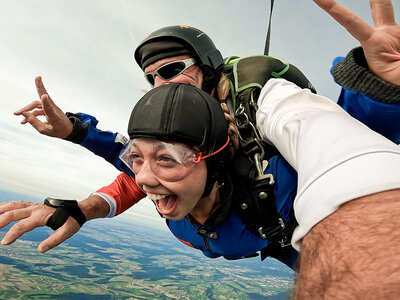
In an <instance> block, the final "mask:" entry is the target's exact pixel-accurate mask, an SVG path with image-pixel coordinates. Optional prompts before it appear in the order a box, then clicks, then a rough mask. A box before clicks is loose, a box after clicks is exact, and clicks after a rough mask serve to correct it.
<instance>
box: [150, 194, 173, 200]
mask: <svg viewBox="0 0 400 300" xmlns="http://www.w3.org/2000/svg"><path fill="white" fill-rule="evenodd" d="M168 196H169V195H156V194H147V197H149V199H150V200H160V199H163V198H166V197H168Z"/></svg>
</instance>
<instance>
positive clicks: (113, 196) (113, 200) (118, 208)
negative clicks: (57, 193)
mask: <svg viewBox="0 0 400 300" xmlns="http://www.w3.org/2000/svg"><path fill="white" fill-rule="evenodd" d="M115 191H118V193H117V192H115ZM104 192H107V194H104ZM105 195H106V196H105ZM120 195H123V197H120ZM144 197H145V194H144V193H143V191H142V190H140V189H139V187H138V186H137V185H136V183H135V180H134V178H133V177H131V176H129V175H127V174H125V173H121V174H120V175H119V176H118V177H117V179H116V180H115V181H114V182H113V183H112V184H111V185H110V186H109V187H105V188H102V189H100V190H99V191H98V192H97V193H94V194H92V195H90V196H89V197H88V198H87V199H85V200H82V201H79V207H80V209H81V210H82V212H83V214H84V215H85V217H86V219H87V220H92V219H96V218H104V217H113V216H115V215H118V214H120V213H122V212H123V211H125V210H127V209H128V208H130V207H131V206H133V205H134V204H135V203H137V202H138V201H140V200H141V199H142V198H144ZM122 199H124V201H122ZM54 211H55V208H53V207H50V206H47V205H45V204H39V203H31V202H26V201H14V202H6V203H2V204H0V214H1V215H0V228H3V227H5V226H7V225H8V224H10V223H11V222H15V221H17V223H16V224H14V225H13V226H12V227H11V228H10V229H9V230H8V232H7V233H6V234H5V236H4V237H3V239H2V241H1V244H3V245H9V244H12V243H13V242H15V240H17V239H18V238H19V237H21V236H22V235H23V234H24V233H26V232H28V231H31V230H33V229H35V228H36V227H41V226H45V225H46V223H47V221H48V220H49V218H50V217H51V216H52V215H53V213H54ZM79 229H80V226H79V224H78V223H77V222H76V221H75V220H74V219H73V218H72V217H69V218H68V219H67V221H66V222H65V223H64V225H62V226H61V227H60V228H58V229H57V230H56V231H54V233H53V234H51V235H50V236H49V237H48V238H47V239H45V240H44V241H42V242H41V243H40V244H39V246H38V251H39V252H42V253H43V252H46V251H48V250H50V249H52V248H54V247H56V246H57V245H59V244H61V243H62V242H64V241H65V240H67V239H68V238H70V237H71V236H73V235H74V234H75V233H77V232H78V231H79Z"/></svg>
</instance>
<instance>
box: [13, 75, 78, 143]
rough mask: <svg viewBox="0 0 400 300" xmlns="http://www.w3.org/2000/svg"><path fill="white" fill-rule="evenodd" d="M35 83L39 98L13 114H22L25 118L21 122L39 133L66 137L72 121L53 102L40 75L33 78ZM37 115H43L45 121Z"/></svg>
mask: <svg viewBox="0 0 400 300" xmlns="http://www.w3.org/2000/svg"><path fill="white" fill-rule="evenodd" d="M35 85H36V90H37V92H38V95H39V98H40V100H38V101H34V102H32V103H30V104H28V105H27V106H25V107H24V108H21V109H19V110H17V111H16V112H14V114H15V115H17V116H18V115H22V116H24V117H25V119H24V120H22V122H21V124H26V123H29V124H31V125H32V126H33V127H34V128H35V129H36V130H37V131H38V132H39V133H41V134H44V135H47V136H52V137H58V138H66V137H67V136H69V135H70V134H71V133H72V129H73V125H72V123H71V122H70V120H69V119H68V117H67V116H66V115H65V114H64V113H63V111H62V110H61V109H60V108H59V107H58V106H57V105H55V104H54V102H53V100H52V99H51V98H50V96H49V94H48V93H47V91H46V89H45V87H44V85H43V82H42V78H41V77H40V76H38V77H36V78H35ZM38 116H45V117H46V121H45V122H42V121H40V120H39V119H38V118H37V117H38Z"/></svg>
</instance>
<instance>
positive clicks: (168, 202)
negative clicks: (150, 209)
mask: <svg viewBox="0 0 400 300" xmlns="http://www.w3.org/2000/svg"><path fill="white" fill-rule="evenodd" d="M147 197H148V198H149V199H150V200H152V201H154V203H155V204H156V207H157V210H158V212H159V213H160V214H162V215H170V214H172V213H173V212H174V211H175V208H176V206H177V204H178V201H177V200H176V195H155V194H147Z"/></svg>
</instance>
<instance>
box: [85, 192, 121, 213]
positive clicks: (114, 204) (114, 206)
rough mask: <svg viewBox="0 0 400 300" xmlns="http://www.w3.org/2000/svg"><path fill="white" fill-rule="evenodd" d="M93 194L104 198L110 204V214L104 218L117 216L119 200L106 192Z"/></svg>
mask: <svg viewBox="0 0 400 300" xmlns="http://www.w3.org/2000/svg"><path fill="white" fill-rule="evenodd" d="M91 195H96V196H99V197H101V198H103V199H104V200H105V201H106V202H107V203H108V205H109V206H110V210H109V212H108V215H107V216H105V217H104V218H113V217H114V216H115V213H116V211H117V202H116V201H115V200H114V198H113V197H111V196H109V195H107V194H105V193H98V192H96V193H92V194H91Z"/></svg>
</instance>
